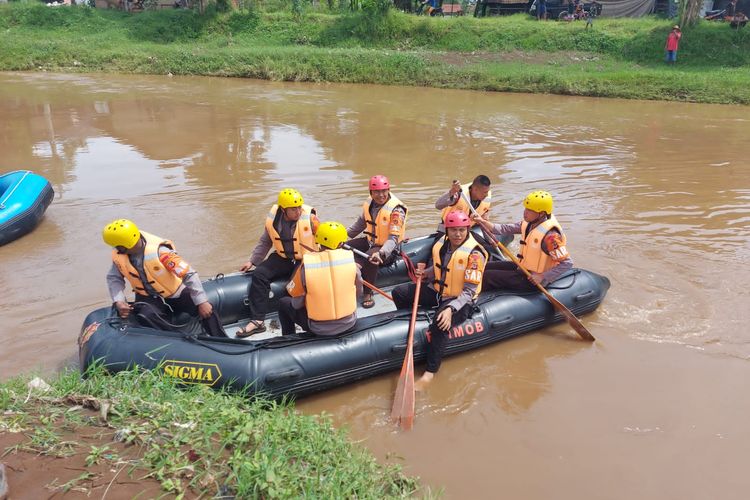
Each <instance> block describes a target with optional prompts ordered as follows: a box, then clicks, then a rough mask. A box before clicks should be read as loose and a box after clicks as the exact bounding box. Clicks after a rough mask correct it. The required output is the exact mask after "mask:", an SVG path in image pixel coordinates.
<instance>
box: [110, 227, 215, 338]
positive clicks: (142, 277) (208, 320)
mask: <svg viewBox="0 0 750 500" xmlns="http://www.w3.org/2000/svg"><path fill="white" fill-rule="evenodd" d="M102 239H103V240H104V242H105V243H106V244H107V245H109V246H111V247H113V250H112V267H111V268H110V270H109V272H108V273H107V287H108V288H109V295H110V297H112V303H113V304H114V306H115V309H117V314H118V315H119V316H120V317H121V318H127V317H128V316H129V315H130V312H131V311H132V310H133V306H131V305H130V304H128V302H127V300H126V298H125V280H126V279H127V280H128V281H129V282H130V286H131V288H132V289H133V292H135V295H136V299H137V302H136V304H138V303H146V304H150V307H148V308H143V309H142V310H141V311H140V312H139V314H140V315H142V316H144V317H145V319H146V320H147V321H150V322H151V323H154V324H159V325H162V324H163V321H160V320H161V316H162V314H164V313H165V312H166V311H167V310H170V311H171V312H173V313H180V312H185V313H188V314H190V315H191V316H196V315H197V316H199V317H200V318H201V324H202V326H203V329H204V331H205V332H206V333H208V334H209V335H211V336H212V337H226V333H224V328H223V327H222V326H221V320H220V319H219V316H218V315H217V314H216V312H215V311H214V309H213V306H212V305H211V303H210V302H209V301H208V297H207V295H206V292H205V291H204V290H203V284H202V283H201V279H200V277H199V276H198V273H197V272H195V270H194V269H193V268H192V267H190V264H188V263H187V262H186V261H184V260H183V259H182V258H181V257H180V256H179V255H178V254H177V251H176V249H175V246H174V243H172V242H171V241H169V240H166V239H164V238H161V237H159V236H155V235H153V234H150V233H147V232H146V231H141V230H139V229H138V226H136V225H135V223H134V222H132V221H130V220H127V219H117V220H115V221H112V222H111V223H109V224H107V225H106V226H104V230H103V231H102Z"/></svg>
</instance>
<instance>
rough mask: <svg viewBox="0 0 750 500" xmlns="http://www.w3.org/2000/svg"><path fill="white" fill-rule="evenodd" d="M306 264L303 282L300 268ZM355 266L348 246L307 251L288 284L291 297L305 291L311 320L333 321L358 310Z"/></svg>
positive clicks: (352, 254) (308, 314)
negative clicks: (312, 251)
mask: <svg viewBox="0 0 750 500" xmlns="http://www.w3.org/2000/svg"><path fill="white" fill-rule="evenodd" d="M302 267H304V268H305V283H306V285H307V287H306V288H307V290H305V288H304V287H303V286H302V277H301V276H302V275H301V272H302V271H301V268H302ZM356 279H357V266H356V264H355V263H354V253H352V251H351V250H344V249H338V250H324V251H322V252H314V253H306V254H305V255H304V256H303V257H302V266H300V267H298V268H297V270H296V271H295V273H294V276H293V277H292V280H291V281H290V282H289V283H288V284H287V286H286V290H287V292H289V295H291V296H292V297H299V296H301V295H302V294H303V293H306V295H305V307H306V308H307V316H308V317H309V318H310V319H312V320H314V321H332V320H337V319H342V318H345V317H347V316H350V315H351V314H353V313H354V311H356V310H357V285H356Z"/></svg>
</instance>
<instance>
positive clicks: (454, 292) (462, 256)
mask: <svg viewBox="0 0 750 500" xmlns="http://www.w3.org/2000/svg"><path fill="white" fill-rule="evenodd" d="M443 245H450V242H449V241H448V238H447V237H446V238H443V239H442V240H438V241H437V243H435V244H434V245H433V246H432V263H433V264H432V266H433V270H434V271H435V281H433V284H434V286H435V290H437V292H438V294H439V295H440V296H441V297H458V296H459V295H461V292H463V290H464V282H465V281H469V282H471V283H476V284H477V291H476V293H475V294H474V298H476V297H477V296H478V295H479V292H481V291H482V274H483V273H484V266H485V264H486V263H487V251H486V250H485V249H484V248H482V245H480V244H479V243H477V240H475V239H474V236H472V235H471V233H469V237H468V238H466V241H464V242H463V243H462V244H461V246H460V247H458V248H457V249H456V251H455V252H453V254H452V255H451V258H450V261H448V265H447V266H443V264H442V261H441V256H440V250H441V249H442V248H443ZM477 249H478V250H480V251H481V253H482V255H484V260H483V261H481V262H480V261H479V260H476V259H473V258H470V256H471V253H472V252H473V251H474V250H477ZM443 270H445V282H444V283H443Z"/></svg>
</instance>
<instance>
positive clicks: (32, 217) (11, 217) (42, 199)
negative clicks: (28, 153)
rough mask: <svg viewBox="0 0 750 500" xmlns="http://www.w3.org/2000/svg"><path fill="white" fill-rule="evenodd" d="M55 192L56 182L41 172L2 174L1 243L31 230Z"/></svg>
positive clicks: (0, 205)
mask: <svg viewBox="0 0 750 500" xmlns="http://www.w3.org/2000/svg"><path fill="white" fill-rule="evenodd" d="M54 196H55V192H54V191H53V189H52V185H51V184H50V183H49V181H48V180H47V179H45V178H44V177H42V176H41V175H37V174H35V173H33V172H30V171H28V170H16V171H15V172H9V173H7V174H3V175H0V245H5V244H6V243H10V242H11V241H13V240H15V239H17V238H20V237H21V236H23V235H24V234H26V233H28V232H31V231H32V230H33V229H34V228H35V227H36V226H37V225H38V224H39V222H40V221H41V220H42V217H43V216H44V212H45V210H47V207H48V206H49V204H50V203H51V202H52V198H53V197H54Z"/></svg>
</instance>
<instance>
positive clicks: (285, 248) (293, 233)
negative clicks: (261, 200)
mask: <svg viewBox="0 0 750 500" xmlns="http://www.w3.org/2000/svg"><path fill="white" fill-rule="evenodd" d="M317 222H318V221H317V218H316V216H315V209H314V208H312V207H310V206H307V205H302V215H301V216H300V218H299V220H297V221H287V220H286V219H284V215H283V213H282V210H281V209H280V208H279V206H278V205H274V206H272V207H271V210H270V211H269V212H268V215H267V216H266V222H265V231H264V232H263V234H262V235H261V237H260V241H259V242H258V244H257V245H256V247H255V249H254V250H253V253H252V255H251V256H250V262H251V263H253V264H254V265H256V266H257V265H258V264H260V263H261V262H262V261H263V259H264V258H265V257H266V255H267V254H268V251H269V250H270V249H271V248H273V249H274V250H275V252H276V253H277V254H279V256H281V257H283V258H285V259H289V260H292V261H298V260H300V259H301V258H302V256H303V255H304V254H305V253H307V252H309V250H307V249H306V248H305V247H308V248H313V249H315V250H317V248H318V244H317V243H315V234H314V233H315V228H316V227H317Z"/></svg>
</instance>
